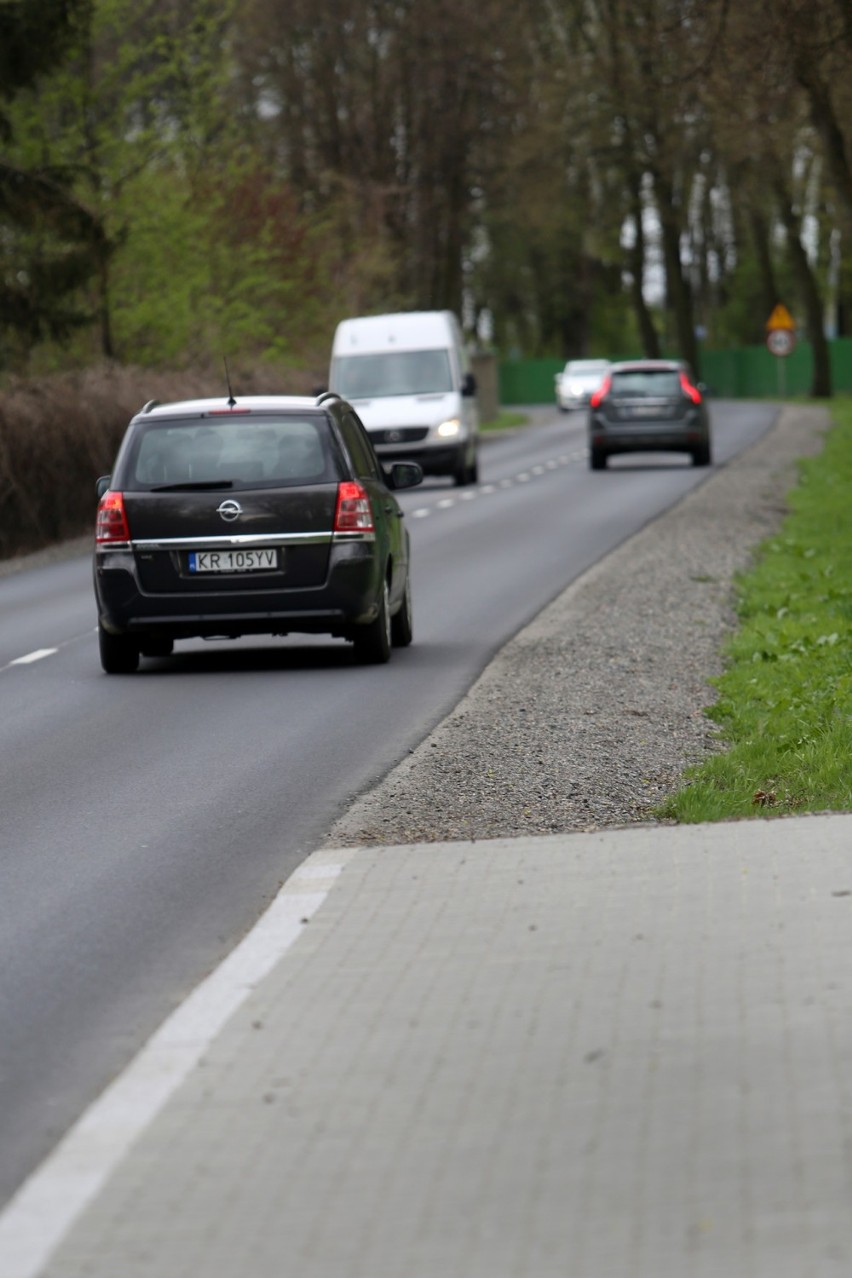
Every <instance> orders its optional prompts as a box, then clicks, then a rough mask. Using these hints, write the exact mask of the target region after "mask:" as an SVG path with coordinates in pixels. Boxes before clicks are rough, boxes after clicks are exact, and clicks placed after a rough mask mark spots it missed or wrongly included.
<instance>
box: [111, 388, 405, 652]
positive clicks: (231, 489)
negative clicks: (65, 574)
mask: <svg viewBox="0 0 852 1278" xmlns="http://www.w3.org/2000/svg"><path fill="white" fill-rule="evenodd" d="M422 477H423V473H422V471H421V469H420V467H419V466H417V465H416V464H414V463H411V462H397V463H395V464H393V465H390V466H387V467H385V468H383V467H382V466H381V465H380V463H379V462H378V460H377V458H376V454H375V452H374V451H373V448H372V445H371V443H370V440H369V436H368V435H367V432H366V431H365V429H364V427H363V426H362V424H361V422H360V420H359V418H358V417H357V415H356V414H355V412H354V410H353V409H352V407H351V406H350V405H349V404H347V403H346V402H345V401H344V400H342V399H340V398H339V397H338V396H337V395H334V394H331V393H326V394H324V395H321V396H319V397H318V398H317V399H307V398H293V397H288V396H269V397H259V396H251V397H245V398H241V399H238V400H235V399H234V398H233V397H229V398H228V399H227V400H225V399H205V400H194V401H188V402H183V403H174V404H158V403H156V402H155V401H152V402H151V403H149V404H146V405H145V407H144V408H143V409H142V411H141V412H139V413H137V414H136V416H135V417H134V418H133V419H132V420H131V422H130V424H129V426H128V428H127V431H126V433H125V436H124V439H123V441H122V443H121V446H120V448H119V451H118V455H117V457H116V460H115V465H114V467H113V471H112V474H111V475H105V476H102V478H101V479H99V480H98V496H99V498H100V503H99V506H98V514H97V531H96V549H95V565H94V575H95V595H96V598H97V605H98V636H99V641H100V655H101V664H102V666H103V668H104V670H105V671H106V672H107V673H108V674H128V673H130V672H132V671H134V670H135V669H136V668H137V666H138V665H139V658H140V655H141V656H151V657H154V656H156V657H161V656H168V655H169V653H171V651H172V650H173V646H174V641H175V640H176V639H185V638H192V637H199V636H200V637H203V638H208V639H212V638H236V637H238V636H240V635H255V634H274V635H286V634H289V633H291V632H297V633H309V634H311V633H313V634H328V635H334V636H338V637H342V638H344V639H348V640H350V641H351V642H352V643H354V645H355V649H356V652H357V653H358V655H359V656H360V657H361V658H362V659H363V660H364V661H367V662H376V663H378V662H385V661H387V660H388V659H389V657H390V654H391V647H392V645H396V646H398V647H403V646H405V645H407V644H409V643H410V642H411V639H412V604H411V579H410V573H409V562H410V558H409V557H410V549H409V536H408V531H407V529H406V528H405V526H404V524H403V518H402V515H403V512H402V509H401V507H400V505H399V503H398V502H397V500H396V497H395V496H394V490H395V489H402V488H410V487H412V486H413V485H415V484H418V483H419V482H420V480H421V479H422Z"/></svg>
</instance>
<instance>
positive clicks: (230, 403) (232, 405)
mask: <svg viewBox="0 0 852 1278" xmlns="http://www.w3.org/2000/svg"><path fill="white" fill-rule="evenodd" d="M222 359H223V361H224V364H225V381H226V382H227V383H228V407H229V408H236V406H237V401H236V400H235V399H234V392H233V391H232V390H231V374H230V373H229V372H228V357H227V355H223V356H222Z"/></svg>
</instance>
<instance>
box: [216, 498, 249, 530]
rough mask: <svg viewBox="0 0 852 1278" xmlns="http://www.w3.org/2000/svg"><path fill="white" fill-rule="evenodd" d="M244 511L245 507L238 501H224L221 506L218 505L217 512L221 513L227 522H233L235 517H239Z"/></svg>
mask: <svg viewBox="0 0 852 1278" xmlns="http://www.w3.org/2000/svg"><path fill="white" fill-rule="evenodd" d="M242 513H243V508H242V506H241V505H240V503H239V502H238V501H232V500H231V499H230V498H229V499H228V501H223V502H222V504H221V506H217V507H216V514H217V515H221V516H222V518H223V519H224V520H225V523H227V524H232V523H233V522H234V520H235V519H239V517H240V515H241V514H242Z"/></svg>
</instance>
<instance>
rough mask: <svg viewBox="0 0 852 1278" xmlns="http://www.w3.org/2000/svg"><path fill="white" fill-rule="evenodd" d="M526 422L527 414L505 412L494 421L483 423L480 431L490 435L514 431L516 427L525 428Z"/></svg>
mask: <svg viewBox="0 0 852 1278" xmlns="http://www.w3.org/2000/svg"><path fill="white" fill-rule="evenodd" d="M526 422H527V416H526V413H510V412H507V411H505V410H504V411H503V412H501V413H499V414H498V415H497V417H495V418H494V419H493V420H492V421H490V422H482V424H481V425H480V430H485V431H488V433H489V434H490V433H491V432H492V431H496V430H512V429H514V427H515V426H525V425H526Z"/></svg>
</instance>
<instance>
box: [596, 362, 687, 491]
mask: <svg viewBox="0 0 852 1278" xmlns="http://www.w3.org/2000/svg"><path fill="white" fill-rule="evenodd" d="M638 452H643V453H645V452H678V453H689V454H690V456H691V457H692V463H693V465H694V466H709V465H710V461H711V443H710V416H709V413H708V411H707V405H706V403H705V399H704V390H703V388H702V387H701V386H698V385H696V384H695V382H694V381H693V379H692V376H691V374H690V371H689V368H688V367H687V365H686V364H683V363H681V362H679V361H677V360H635V361H632V362H630V363H626V362H625V363H620V364H612V365H611V366H610V369H609V372H608V373H607V376H606V378H605V379H604V382H603V384H602V386H601V387H600V389H599V390H597V391H596V392H595V394H594V395H593V396H592V398H591V400H590V403H589V465H590V466H591V468H592V470H603V469H604V467H605V466H606V463H607V458H608V457H613V456H615V454H616V453H638Z"/></svg>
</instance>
